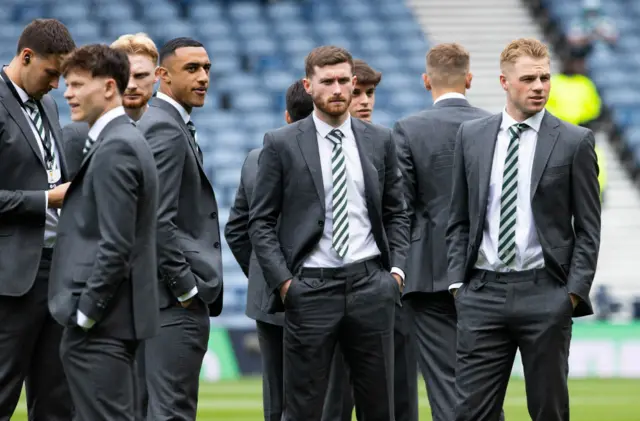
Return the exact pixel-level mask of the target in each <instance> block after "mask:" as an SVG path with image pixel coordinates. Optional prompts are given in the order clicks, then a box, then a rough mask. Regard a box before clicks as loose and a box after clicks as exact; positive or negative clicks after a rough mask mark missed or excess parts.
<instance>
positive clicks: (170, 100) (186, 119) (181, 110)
mask: <svg viewBox="0 0 640 421" xmlns="http://www.w3.org/2000/svg"><path fill="white" fill-rule="evenodd" d="M156 97H157V98H160V99H161V100H163V101H167V102H168V103H169V104H171V105H173V108H175V109H176V110H178V112H179V113H180V117H182V119H183V120H184V124H187V123H188V122H189V120H191V115H190V114H189V113H188V112H187V110H185V109H184V107H183V106H182V105H180V104H178V102H177V101H176V100H175V99H173V98H171V97H170V96H169V95H167V94H164V93H162V92H158V93H156Z"/></svg>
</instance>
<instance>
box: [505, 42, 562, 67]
mask: <svg viewBox="0 0 640 421" xmlns="http://www.w3.org/2000/svg"><path fill="white" fill-rule="evenodd" d="M520 57H531V58H534V59H545V58H546V59H547V60H550V59H551V58H550V56H549V49H548V48H547V46H546V45H544V44H543V43H542V42H540V41H538V40H537V39H534V38H519V39H516V40H513V41H511V42H510V43H509V45H507V46H506V47H505V49H504V50H502V54H500V68H501V69H503V68H504V65H505V64H514V63H515V62H516V61H517V60H518V59H519V58H520Z"/></svg>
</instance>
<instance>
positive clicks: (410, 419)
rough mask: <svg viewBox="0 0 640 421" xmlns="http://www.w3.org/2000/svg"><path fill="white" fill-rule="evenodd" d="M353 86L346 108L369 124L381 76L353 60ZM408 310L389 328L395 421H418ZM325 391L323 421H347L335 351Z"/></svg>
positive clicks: (344, 376) (341, 367)
mask: <svg viewBox="0 0 640 421" xmlns="http://www.w3.org/2000/svg"><path fill="white" fill-rule="evenodd" d="M353 73H354V74H355V76H356V86H355V88H354V89H353V98H352V99H351V104H350V105H349V112H350V113H351V116H352V117H356V118H360V119H362V120H365V121H368V122H371V120H372V116H373V111H374V107H375V103H376V88H377V87H378V84H379V83H380V81H381V80H382V73H380V72H378V71H376V70H374V69H373V68H371V66H369V64H367V62H365V61H364V60H361V59H355V60H353ZM408 310H409V309H408V308H405V307H402V306H401V305H399V304H398V305H396V309H395V320H394V324H393V342H394V374H393V377H394V381H393V383H394V389H393V395H394V414H395V421H417V420H418V369H417V363H416V357H415V344H414V338H413V336H414V335H413V326H412V320H411V319H412V317H411V316H412V315H411V314H410V312H409V311H408ZM331 364H332V366H331V374H330V377H329V389H328V390H327V396H326V398H325V404H324V410H323V414H322V420H323V421H338V420H342V421H351V418H352V413H353V407H354V403H353V387H352V386H351V381H350V379H349V377H350V376H349V371H348V368H347V367H346V366H345V363H344V356H343V355H342V352H341V351H340V348H339V347H336V353H335V355H334V356H333V361H332V363H331ZM355 410H356V411H355V412H356V418H357V419H358V420H363V419H364V417H363V415H362V408H360V407H356V408H355Z"/></svg>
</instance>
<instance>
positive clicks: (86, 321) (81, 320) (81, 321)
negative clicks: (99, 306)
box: [76, 310, 96, 329]
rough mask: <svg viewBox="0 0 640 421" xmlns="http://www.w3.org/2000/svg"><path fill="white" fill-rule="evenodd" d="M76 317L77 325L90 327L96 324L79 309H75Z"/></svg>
mask: <svg viewBox="0 0 640 421" xmlns="http://www.w3.org/2000/svg"><path fill="white" fill-rule="evenodd" d="M76 319H77V322H78V326H80V327H83V328H85V329H91V328H92V327H93V325H94V324H96V322H95V320H91V319H90V318H88V317H87V316H85V314H84V313H83V312H81V311H80V310H76Z"/></svg>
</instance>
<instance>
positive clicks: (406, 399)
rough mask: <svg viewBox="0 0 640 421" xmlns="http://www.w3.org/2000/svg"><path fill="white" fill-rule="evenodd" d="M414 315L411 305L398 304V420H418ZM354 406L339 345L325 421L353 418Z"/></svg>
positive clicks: (395, 329)
mask: <svg viewBox="0 0 640 421" xmlns="http://www.w3.org/2000/svg"><path fill="white" fill-rule="evenodd" d="M412 319H413V317H412V311H411V309H410V308H409V307H408V306H404V307H402V306H399V305H396V308H395V323H394V326H393V342H394V348H395V349H394V375H393V377H394V386H393V388H394V406H395V408H394V413H395V421H417V420H418V369H417V362H416V349H415V348H416V347H415V340H414V332H413V321H412ZM353 407H354V402H353V388H352V386H351V381H350V375H349V370H348V367H347V365H346V363H345V360H344V356H343V355H342V351H341V350H340V346H339V345H338V346H337V347H336V351H335V354H334V357H333V361H332V363H331V373H330V375H329V389H328V390H327V396H326V398H325V403H324V410H323V413H322V421H351V419H352V413H353ZM355 412H356V419H358V420H364V417H363V414H362V410H361V408H359V407H358V406H356V408H355Z"/></svg>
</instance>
